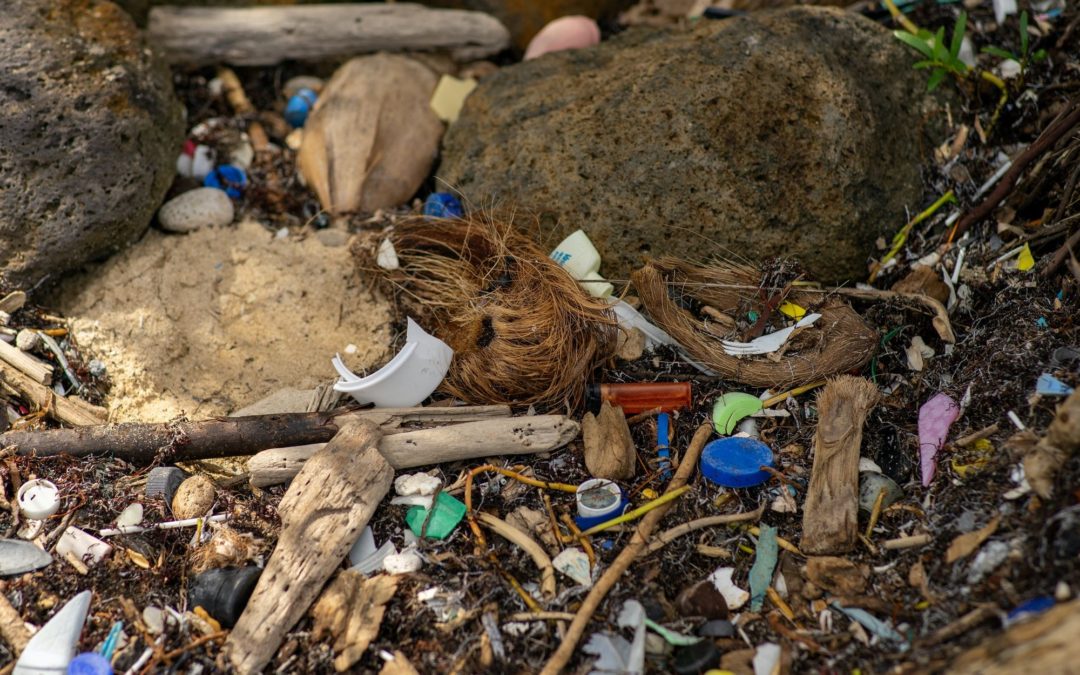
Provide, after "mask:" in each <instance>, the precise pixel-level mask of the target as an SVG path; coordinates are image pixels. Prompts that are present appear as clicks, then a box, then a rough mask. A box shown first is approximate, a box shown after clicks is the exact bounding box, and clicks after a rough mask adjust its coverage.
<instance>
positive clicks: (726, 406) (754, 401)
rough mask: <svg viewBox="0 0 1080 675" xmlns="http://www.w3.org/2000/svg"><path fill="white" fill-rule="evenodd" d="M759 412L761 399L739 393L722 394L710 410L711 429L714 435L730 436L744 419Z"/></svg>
mask: <svg viewBox="0 0 1080 675" xmlns="http://www.w3.org/2000/svg"><path fill="white" fill-rule="evenodd" d="M759 410H761V399H760V398H758V397H757V396H753V395H751V394H744V393H743V392H741V391H734V392H731V393H728V394H724V395H723V396H721V397H720V398H718V399H716V403H714V404H713V409H712V421H713V427H715V428H716V433H718V434H721V435H723V436H729V435H731V432H732V431H734V430H735V427H736V426H738V424H739V422H740V421H741V420H742V419H743V418H744V417H749V416H750V415H753V414H754V413H756V412H757V411H759Z"/></svg>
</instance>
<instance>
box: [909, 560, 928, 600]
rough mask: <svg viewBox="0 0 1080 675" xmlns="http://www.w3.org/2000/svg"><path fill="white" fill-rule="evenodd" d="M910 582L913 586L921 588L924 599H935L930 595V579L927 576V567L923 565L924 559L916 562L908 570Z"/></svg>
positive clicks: (920, 591)
mask: <svg viewBox="0 0 1080 675" xmlns="http://www.w3.org/2000/svg"><path fill="white" fill-rule="evenodd" d="M908 583H909V584H911V587H912V588H917V589H919V593H920V594H922V596H923V599H925V600H933V597H932V596H931V595H930V580H929V579H928V578H927V576H926V567H924V566H923V564H922V561H921V560H920V561H918V562H916V563H915V564H914V565H912V566H911V569H910V570H908Z"/></svg>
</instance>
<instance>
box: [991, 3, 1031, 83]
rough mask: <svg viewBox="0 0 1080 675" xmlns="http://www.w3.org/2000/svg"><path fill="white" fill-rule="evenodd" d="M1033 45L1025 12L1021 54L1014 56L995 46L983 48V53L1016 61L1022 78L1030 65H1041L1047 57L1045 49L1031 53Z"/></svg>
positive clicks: (1025, 12) (1021, 31) (1021, 16)
mask: <svg viewBox="0 0 1080 675" xmlns="http://www.w3.org/2000/svg"><path fill="white" fill-rule="evenodd" d="M1030 49H1031V44H1030V40H1029V36H1028V13H1027V10H1024V11H1023V12H1021V13H1020V53H1019V54H1013V53H1012V52H1010V51H1008V50H1005V49H1002V48H1001V47H995V46H993V45H991V46H989V47H983V48H982V52H983V53H984V54H990V55H992V56H996V57H998V58H1001V59H1007V60H1012V61H1016V62H1017V63H1019V64H1020V74H1021V76H1022V75H1023V74H1024V72H1025V71H1027V67H1028V65H1030V64H1032V63H1039V62H1040V61H1042V60H1044V59H1045V58H1046V56H1047V54H1046V50H1045V49H1039V50H1036V51H1035V52H1034V53H1032V52H1031V51H1030Z"/></svg>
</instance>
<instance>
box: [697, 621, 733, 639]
mask: <svg viewBox="0 0 1080 675" xmlns="http://www.w3.org/2000/svg"><path fill="white" fill-rule="evenodd" d="M697 634H698V635H701V636H702V637H718V638H729V637H735V626H734V624H732V623H731V622H730V621H725V620H724V619H713V620H712V621H706V622H705V623H704V624H702V626H701V628H698V631H697Z"/></svg>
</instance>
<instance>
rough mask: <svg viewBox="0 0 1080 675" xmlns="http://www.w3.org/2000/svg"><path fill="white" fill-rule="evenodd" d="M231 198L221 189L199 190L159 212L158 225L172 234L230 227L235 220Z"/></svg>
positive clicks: (176, 200)
mask: <svg viewBox="0 0 1080 675" xmlns="http://www.w3.org/2000/svg"><path fill="white" fill-rule="evenodd" d="M233 213H234V212H233V203H232V200H231V199H229V195H227V194H225V192H224V191H223V190H218V189H217V188H208V187H203V188H196V189H194V190H192V191H190V192H185V193H184V194H182V195H180V196H178V197H174V198H172V199H170V200H169V201H168V202H166V203H165V205H164V206H162V207H161V210H159V211H158V222H159V223H160V224H161V227H162V229H165V230H168V231H169V232H192V231H194V230H197V229H199V228H200V227H209V226H212V225H228V224H229V223H231V222H232V220H233Z"/></svg>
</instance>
